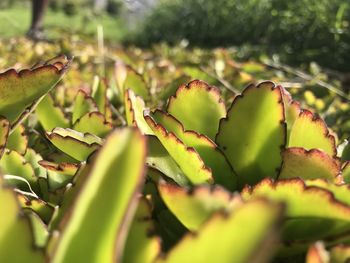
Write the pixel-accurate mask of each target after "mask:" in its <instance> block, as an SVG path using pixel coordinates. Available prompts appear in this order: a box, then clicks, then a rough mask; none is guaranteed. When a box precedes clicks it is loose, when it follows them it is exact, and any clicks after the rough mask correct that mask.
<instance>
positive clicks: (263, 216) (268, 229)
mask: <svg viewBox="0 0 350 263" xmlns="http://www.w3.org/2000/svg"><path fill="white" fill-rule="evenodd" d="M282 211H283V209H282V207H281V206H280V205H276V204H274V203H270V202H268V201H264V200H255V201H252V202H248V203H246V204H243V205H242V206H240V207H238V208H237V209H235V210H234V211H232V212H231V213H230V214H228V215H226V216H224V215H222V214H215V215H214V216H213V217H212V218H211V219H210V220H209V221H208V222H207V223H206V224H205V225H204V226H203V227H202V228H201V229H200V232H198V233H197V234H196V235H193V234H188V235H186V236H185V237H184V238H183V239H182V240H181V241H180V243H178V244H177V245H176V246H175V247H174V248H173V249H172V250H170V252H169V253H168V254H167V255H166V256H165V258H164V259H160V260H158V261H156V262H167V263H170V262H187V261H188V260H190V261H191V262H195V263H200V262H217V261H218V260H219V261H220V262H222V263H225V262H228V263H231V262H237V263H244V262H269V260H270V259H271V256H272V253H273V251H274V242H275V241H276V236H277V231H276V229H278V228H279V226H280V220H281V215H282ZM257 219H259V220H257ZM214 248H215V249H214ZM189 257H190V259H189Z"/></svg>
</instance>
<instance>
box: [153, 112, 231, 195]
mask: <svg viewBox="0 0 350 263" xmlns="http://www.w3.org/2000/svg"><path fill="white" fill-rule="evenodd" d="M150 116H151V117H152V118H153V119H154V120H155V121H156V122H157V123H159V124H161V125H163V127H164V128H165V129H166V130H167V131H168V132H172V133H174V134H175V135H176V137H177V138H179V139H180V140H181V141H182V142H183V143H184V144H185V145H186V146H187V147H193V148H194V149H195V150H196V151H197V152H198V154H199V156H200V157H201V159H202V160H203V161H204V164H205V165H206V166H207V167H208V168H210V169H211V171H212V174H213V178H214V181H215V183H216V184H221V185H223V186H225V187H226V188H227V189H229V190H231V191H234V190H236V189H237V177H236V175H235V174H234V172H233V169H232V167H231V165H230V164H229V162H228V161H227V160H226V158H225V156H224V155H223V153H222V152H221V150H220V149H219V148H218V147H217V145H216V144H215V143H214V142H213V141H211V140H210V139H209V138H208V137H206V136H205V135H202V134H199V133H197V132H194V131H185V130H184V127H183V126H182V124H181V123H180V122H179V121H178V120H177V119H175V117H173V116H172V115H170V114H167V113H164V112H162V111H160V110H156V111H155V112H154V113H152V114H151V115H150Z"/></svg>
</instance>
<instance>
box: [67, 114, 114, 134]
mask: <svg viewBox="0 0 350 263" xmlns="http://www.w3.org/2000/svg"><path fill="white" fill-rule="evenodd" d="M85 116H87V117H88V118H90V119H91V118H93V117H94V116H96V117H97V119H100V120H101V123H102V124H103V126H105V127H106V128H108V129H110V130H113V124H112V123H110V122H108V121H107V120H106V117H105V115H104V114H102V113H101V112H99V111H92V112H87V113H85V114H84V115H83V116H81V117H80V118H79V119H77V120H76V122H75V123H74V125H73V128H74V127H75V126H76V125H78V124H79V123H80V122H81V120H82V118H83V117H85Z"/></svg>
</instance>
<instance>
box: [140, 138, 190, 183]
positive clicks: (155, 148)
mask: <svg viewBox="0 0 350 263" xmlns="http://www.w3.org/2000/svg"><path fill="white" fill-rule="evenodd" d="M147 141H148V154H147V159H146V163H147V165H149V166H150V167H152V168H154V169H157V170H158V171H160V172H162V173H163V174H164V175H166V176H168V177H169V178H171V179H173V180H174V181H175V182H176V183H177V184H179V185H181V186H185V185H188V184H189V181H188V179H187V177H186V176H185V175H184V173H183V172H182V171H181V169H180V168H179V166H178V165H177V164H176V162H175V161H174V159H173V158H172V157H171V156H170V155H169V153H168V151H167V150H166V149H165V148H164V146H163V145H162V144H161V142H160V141H159V140H158V138H157V137H156V136H148V140H147Z"/></svg>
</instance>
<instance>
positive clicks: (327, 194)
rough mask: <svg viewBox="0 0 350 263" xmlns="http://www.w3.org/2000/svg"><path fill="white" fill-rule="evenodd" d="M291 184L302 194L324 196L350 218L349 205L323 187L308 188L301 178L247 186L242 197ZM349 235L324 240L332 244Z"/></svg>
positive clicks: (265, 181)
mask: <svg viewBox="0 0 350 263" xmlns="http://www.w3.org/2000/svg"><path fill="white" fill-rule="evenodd" d="M291 184H293V185H297V186H298V187H299V188H300V190H301V192H308V193H314V194H318V195H321V196H324V197H325V199H326V200H327V201H328V202H329V203H330V204H332V205H334V206H335V207H337V208H338V209H340V210H342V211H345V212H346V213H348V214H349V216H350V206H348V205H347V204H345V203H344V202H342V201H340V200H337V199H336V198H335V196H334V194H333V193H332V192H331V191H329V190H327V189H325V188H322V187H318V186H307V185H306V184H305V182H304V181H303V180H302V179H300V178H291V179H282V180H277V181H274V180H273V179H271V178H265V179H263V180H262V181H260V182H259V183H258V184H256V185H255V186H253V187H252V186H250V185H246V186H245V187H244V188H243V190H242V191H241V195H242V196H243V195H252V194H253V193H254V191H255V190H256V189H257V188H259V187H263V186H264V185H267V186H269V187H270V188H271V189H273V190H275V189H276V188H278V187H279V186H281V185H291ZM258 198H259V197H258ZM349 235H350V231H347V232H346V233H340V234H337V235H336V236H329V237H327V238H324V239H323V240H324V241H325V242H328V241H329V242H331V241H334V240H337V239H338V238H341V237H343V236H349ZM298 243H300V244H302V243H303V242H302V241H300V242H298Z"/></svg>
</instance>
